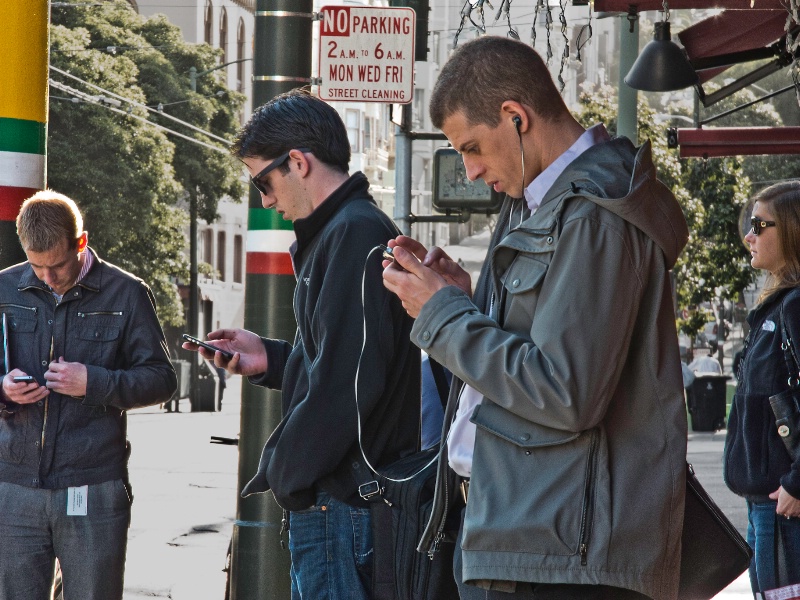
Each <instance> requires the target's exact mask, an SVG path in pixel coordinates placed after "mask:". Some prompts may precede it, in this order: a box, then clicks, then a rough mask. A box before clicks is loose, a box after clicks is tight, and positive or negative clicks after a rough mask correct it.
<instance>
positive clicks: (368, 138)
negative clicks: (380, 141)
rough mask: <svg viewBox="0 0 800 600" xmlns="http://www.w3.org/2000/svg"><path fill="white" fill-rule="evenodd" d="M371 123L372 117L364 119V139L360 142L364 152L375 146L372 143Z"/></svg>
mask: <svg viewBox="0 0 800 600" xmlns="http://www.w3.org/2000/svg"><path fill="white" fill-rule="evenodd" d="M372 121H373V119H372V117H364V139H363V141H362V144H363V147H364V152H366V151H367V150H370V149H371V148H372V147H373V146H374V145H375V144H373V143H372Z"/></svg>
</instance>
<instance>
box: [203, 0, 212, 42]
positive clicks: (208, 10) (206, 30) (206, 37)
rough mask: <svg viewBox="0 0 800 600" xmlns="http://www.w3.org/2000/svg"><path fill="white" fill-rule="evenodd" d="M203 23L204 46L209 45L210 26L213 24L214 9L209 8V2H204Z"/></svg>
mask: <svg viewBox="0 0 800 600" xmlns="http://www.w3.org/2000/svg"><path fill="white" fill-rule="evenodd" d="M204 18H205V21H204V29H203V31H204V35H203V37H204V40H205V43H206V44H210V43H211V26H212V23H213V22H214V8H213V7H212V6H211V0H206V10H205V17H204Z"/></svg>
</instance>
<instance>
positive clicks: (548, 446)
mask: <svg viewBox="0 0 800 600" xmlns="http://www.w3.org/2000/svg"><path fill="white" fill-rule="evenodd" d="M500 227H501V226H500V225H498V228H500ZM501 236H502V237H501ZM687 237H688V231H687V228H686V222H685V220H684V218H683V214H682V212H681V209H680V206H679V205H678V203H677V202H676V201H675V198H674V196H673V195H672V194H671V193H670V192H669V190H667V189H666V188H665V186H664V185H663V184H661V183H660V182H658V181H657V179H656V177H655V168H654V166H653V163H652V161H651V157H650V145H649V143H648V144H645V145H644V146H642V147H641V148H640V149H639V150H638V151H637V150H636V149H635V148H634V147H633V145H632V144H631V143H630V142H629V141H628V140H626V139H624V138H618V139H615V140H612V141H610V142H606V143H602V144H598V145H596V146H594V147H592V148H590V149H588V150H587V151H586V152H584V153H583V154H581V155H580V156H579V157H578V158H577V159H576V160H575V161H574V162H573V163H572V164H571V165H570V166H568V167H567V169H566V170H565V171H564V173H563V174H562V175H561V176H560V177H559V178H558V179H557V180H556V182H555V183H554V184H553V186H552V187H551V189H550V190H549V191H548V192H547V194H546V196H545V198H544V200H543V202H542V204H541V206H540V207H539V209H538V210H537V212H536V213H535V214H534V215H532V216H531V217H530V218H528V219H526V220H525V221H524V222H523V223H522V224H521V225H520V226H519V227H517V228H515V229H513V230H512V231H511V232H510V233H508V229H507V228H505V229H504V230H503V231H502V232H501V234H500V235H499V236H498V242H497V243H496V245H495V246H494V247H493V248H491V249H490V256H489V258H488V260H489V261H490V266H491V268H490V269H489V270H487V271H484V274H483V276H482V278H481V281H479V284H478V288H477V290H476V302H478V304H480V305H481V306H476V304H475V303H474V302H473V301H471V300H470V298H469V297H467V296H466V295H465V294H464V293H462V292H461V291H460V290H458V289H456V288H453V287H448V288H445V289H442V290H440V291H439V292H437V293H436V294H435V295H434V296H433V297H432V298H431V300H430V301H429V302H428V303H426V304H425V306H424V307H423V309H422V311H421V312H420V315H419V317H418V318H417V321H416V323H415V325H414V329H413V331H412V336H413V337H414V339H415V340H417V343H418V344H419V345H420V346H421V347H422V348H423V349H424V350H425V351H426V352H428V353H429V354H430V355H431V356H433V357H434V358H436V360H438V361H439V362H441V363H442V364H443V365H445V366H446V367H448V368H449V369H450V370H451V371H452V372H453V373H454V375H456V376H457V377H458V378H459V379H460V380H461V381H464V382H467V383H468V384H469V385H471V386H472V387H473V388H475V389H476V390H478V391H480V392H482V393H483V394H484V400H483V402H482V404H481V405H480V406H479V407H478V408H477V409H476V410H475V412H474V413H473V415H472V421H473V422H474V423H475V424H476V425H477V433H476V440H475V453H474V458H473V463H472V477H471V482H470V496H469V501H468V502H467V508H466V516H465V521H464V531H463V540H462V551H463V573H462V575H463V578H464V580H465V581H468V582H472V583H474V584H476V585H480V586H482V587H488V588H494V587H507V586H508V585H509V583H510V582H511V583H512V584H513V582H517V581H530V582H538V583H580V584H603V585H609V586H616V587H622V588H628V589H632V590H636V591H638V592H641V593H643V594H646V595H647V596H649V597H651V598H655V599H656V600H674V599H675V598H676V596H677V590H678V577H679V566H680V543H681V529H682V523H683V505H684V489H685V469H686V464H685V459H686V413H685V404H684V400H683V386H682V381H681V369H680V359H679V352H678V342H677V334H676V331H675V319H674V313H673V306H672V295H671V287H670V279H669V269H671V268H672V266H673V264H674V263H675V259H676V258H677V256H678V254H679V253H680V251H681V249H682V248H683V246H684V244H685V243H686V240H687ZM487 286H488V290H487V291H488V292H490V293H491V292H493V293H494V297H495V301H494V303H493V309H492V311H491V313H490V315H488V316H487V315H485V314H484V311H483V310H482V308H483V307H484V306H486V305H487V304H488V303H486V302H485V297H482V294H483V293H482V290H485V289H486V287H487ZM459 387H460V386H458V385H457V386H455V388H454V393H451V399H450V400H451V404H452V402H453V400H454V398H455V396H456V395H457V392H458V388H459ZM451 411H452V408H451V407H450V406H448V413H450V412H451ZM448 416H449V415H446V416H445V422H447V421H448ZM442 454H443V457H442V460H443V461H446V460H447V456H446V450H445V451H443V453H442ZM448 480H449V481H450V483H451V484H452V478H449V477H447V472H446V471H444V470H442V471H440V477H439V482H437V483H439V485H438V486H437V496H436V509H435V511H434V519H433V521H432V527H431V526H429V530H428V532H427V535H426V537H425V539H423V546H424V545H425V544H426V543H428V542H430V540H431V539H432V535H433V534H434V533H435V526H436V524H437V523H436V522H437V518H438V517H440V516H441V510H442V506H443V504H444V501H445V494H444V491H445V487H444V483H445V482H446V481H448ZM449 493H450V494H452V493H453V490H452V488H451V489H450V490H449Z"/></svg>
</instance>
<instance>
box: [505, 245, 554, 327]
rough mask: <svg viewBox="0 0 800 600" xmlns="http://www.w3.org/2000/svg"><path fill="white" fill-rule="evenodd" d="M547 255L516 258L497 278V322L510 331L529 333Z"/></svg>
mask: <svg viewBox="0 0 800 600" xmlns="http://www.w3.org/2000/svg"><path fill="white" fill-rule="evenodd" d="M545 257H546V258H547V259H549V258H550V254H544V255H541V256H540V255H536V254H519V255H518V256H517V257H516V258H515V259H514V261H513V262H512V263H511V265H510V266H509V268H508V270H507V271H506V272H505V273H503V275H502V276H501V277H500V284H501V293H502V294H503V297H502V302H501V303H500V308H501V311H502V312H501V313H500V314H499V315H498V317H499V319H498V321H499V322H500V323H502V324H503V327H504V328H506V329H509V330H512V331H518V332H524V333H525V334H527V333H528V332H529V330H530V324H531V323H532V322H533V314H534V312H535V311H536V304H537V303H538V300H539V288H540V287H541V284H542V281H544V277H545V275H546V274H547V269H548V267H549V262H545V260H543V259H544V258H545Z"/></svg>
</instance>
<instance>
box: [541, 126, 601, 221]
mask: <svg viewBox="0 0 800 600" xmlns="http://www.w3.org/2000/svg"><path fill="white" fill-rule="evenodd" d="M610 139H611V136H609V135H608V132H607V131H606V128H605V127H604V126H603V124H602V123H600V124H598V125H595V126H593V127H590V128H589V129H587V130H586V131H584V132H583V134H581V136H580V137H579V138H578V139H577V140H575V143H574V144H572V146H570V147H569V148H568V149H567V151H566V152H564V153H563V154H562V155H561V156H559V157H558V158H557V159H555V160H554V161H553V162H552V163H550V165H549V166H548V167H547V168H546V169H545V170H544V171H542V172H541V173H539V175H538V176H537V177H536V178H535V179H534V180H533V181H531V183H530V185H529V186H528V187H527V188H525V202H527V204H528V208H530V209H531V212H535V211H536V209H537V208H539V205H541V203H542V200H544V196H545V194H546V193H547V192H548V190H549V189H550V188H551V187H552V186H553V183H555V181H556V179H558V177H559V175H561V173H563V172H564V170H565V169H566V168H567V167H568V166H569V165H570V163H571V162H572V161H574V160H575V159H576V158H578V157H579V156H580V155H581V154H582V153H583V152H585V151H586V150H588V149H589V148H591V147H592V146H594V145H596V144H600V143H603V142H607V141H609V140H610Z"/></svg>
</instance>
